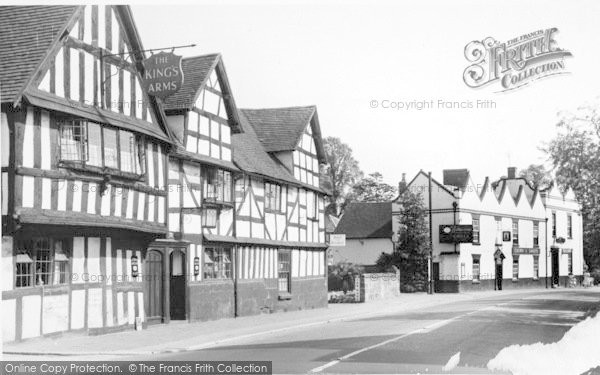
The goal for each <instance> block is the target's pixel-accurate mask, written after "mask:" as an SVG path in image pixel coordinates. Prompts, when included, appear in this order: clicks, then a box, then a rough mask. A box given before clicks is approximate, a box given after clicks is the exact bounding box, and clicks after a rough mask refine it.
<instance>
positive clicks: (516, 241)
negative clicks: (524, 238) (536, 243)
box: [512, 220, 519, 246]
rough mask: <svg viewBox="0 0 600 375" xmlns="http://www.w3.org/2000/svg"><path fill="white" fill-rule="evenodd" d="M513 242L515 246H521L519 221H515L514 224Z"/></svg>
mask: <svg viewBox="0 0 600 375" xmlns="http://www.w3.org/2000/svg"><path fill="white" fill-rule="evenodd" d="M512 237H513V238H512V240H513V245H517V246H519V221H518V220H513V222H512Z"/></svg>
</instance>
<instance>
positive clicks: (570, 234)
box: [567, 214, 573, 238]
mask: <svg viewBox="0 0 600 375" xmlns="http://www.w3.org/2000/svg"><path fill="white" fill-rule="evenodd" d="M567 237H568V238H573V216H572V215H571V214H568V215H567Z"/></svg>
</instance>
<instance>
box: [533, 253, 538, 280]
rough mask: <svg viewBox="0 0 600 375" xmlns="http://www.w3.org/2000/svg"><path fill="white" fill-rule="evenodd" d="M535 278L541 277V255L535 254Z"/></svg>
mask: <svg viewBox="0 0 600 375" xmlns="http://www.w3.org/2000/svg"><path fill="white" fill-rule="evenodd" d="M533 278H534V279H539V278H540V257H539V255H534V256H533Z"/></svg>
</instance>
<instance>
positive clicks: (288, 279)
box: [277, 249, 292, 294]
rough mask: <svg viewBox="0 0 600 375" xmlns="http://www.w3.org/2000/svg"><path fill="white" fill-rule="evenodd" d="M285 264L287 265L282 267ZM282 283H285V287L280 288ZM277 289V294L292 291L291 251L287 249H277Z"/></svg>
mask: <svg viewBox="0 0 600 375" xmlns="http://www.w3.org/2000/svg"><path fill="white" fill-rule="evenodd" d="M285 265H287V267H282V266H285ZM282 275H285V276H284V277H282ZM283 283H285V285H286V288H285V289H284V288H282V285H284V284H283ZM277 291H278V293H279V294H291V293H292V251H291V250H289V249H278V250H277Z"/></svg>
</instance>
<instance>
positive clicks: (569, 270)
mask: <svg viewBox="0 0 600 375" xmlns="http://www.w3.org/2000/svg"><path fill="white" fill-rule="evenodd" d="M572 274H573V252H570V253H568V254H567V275H572Z"/></svg>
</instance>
